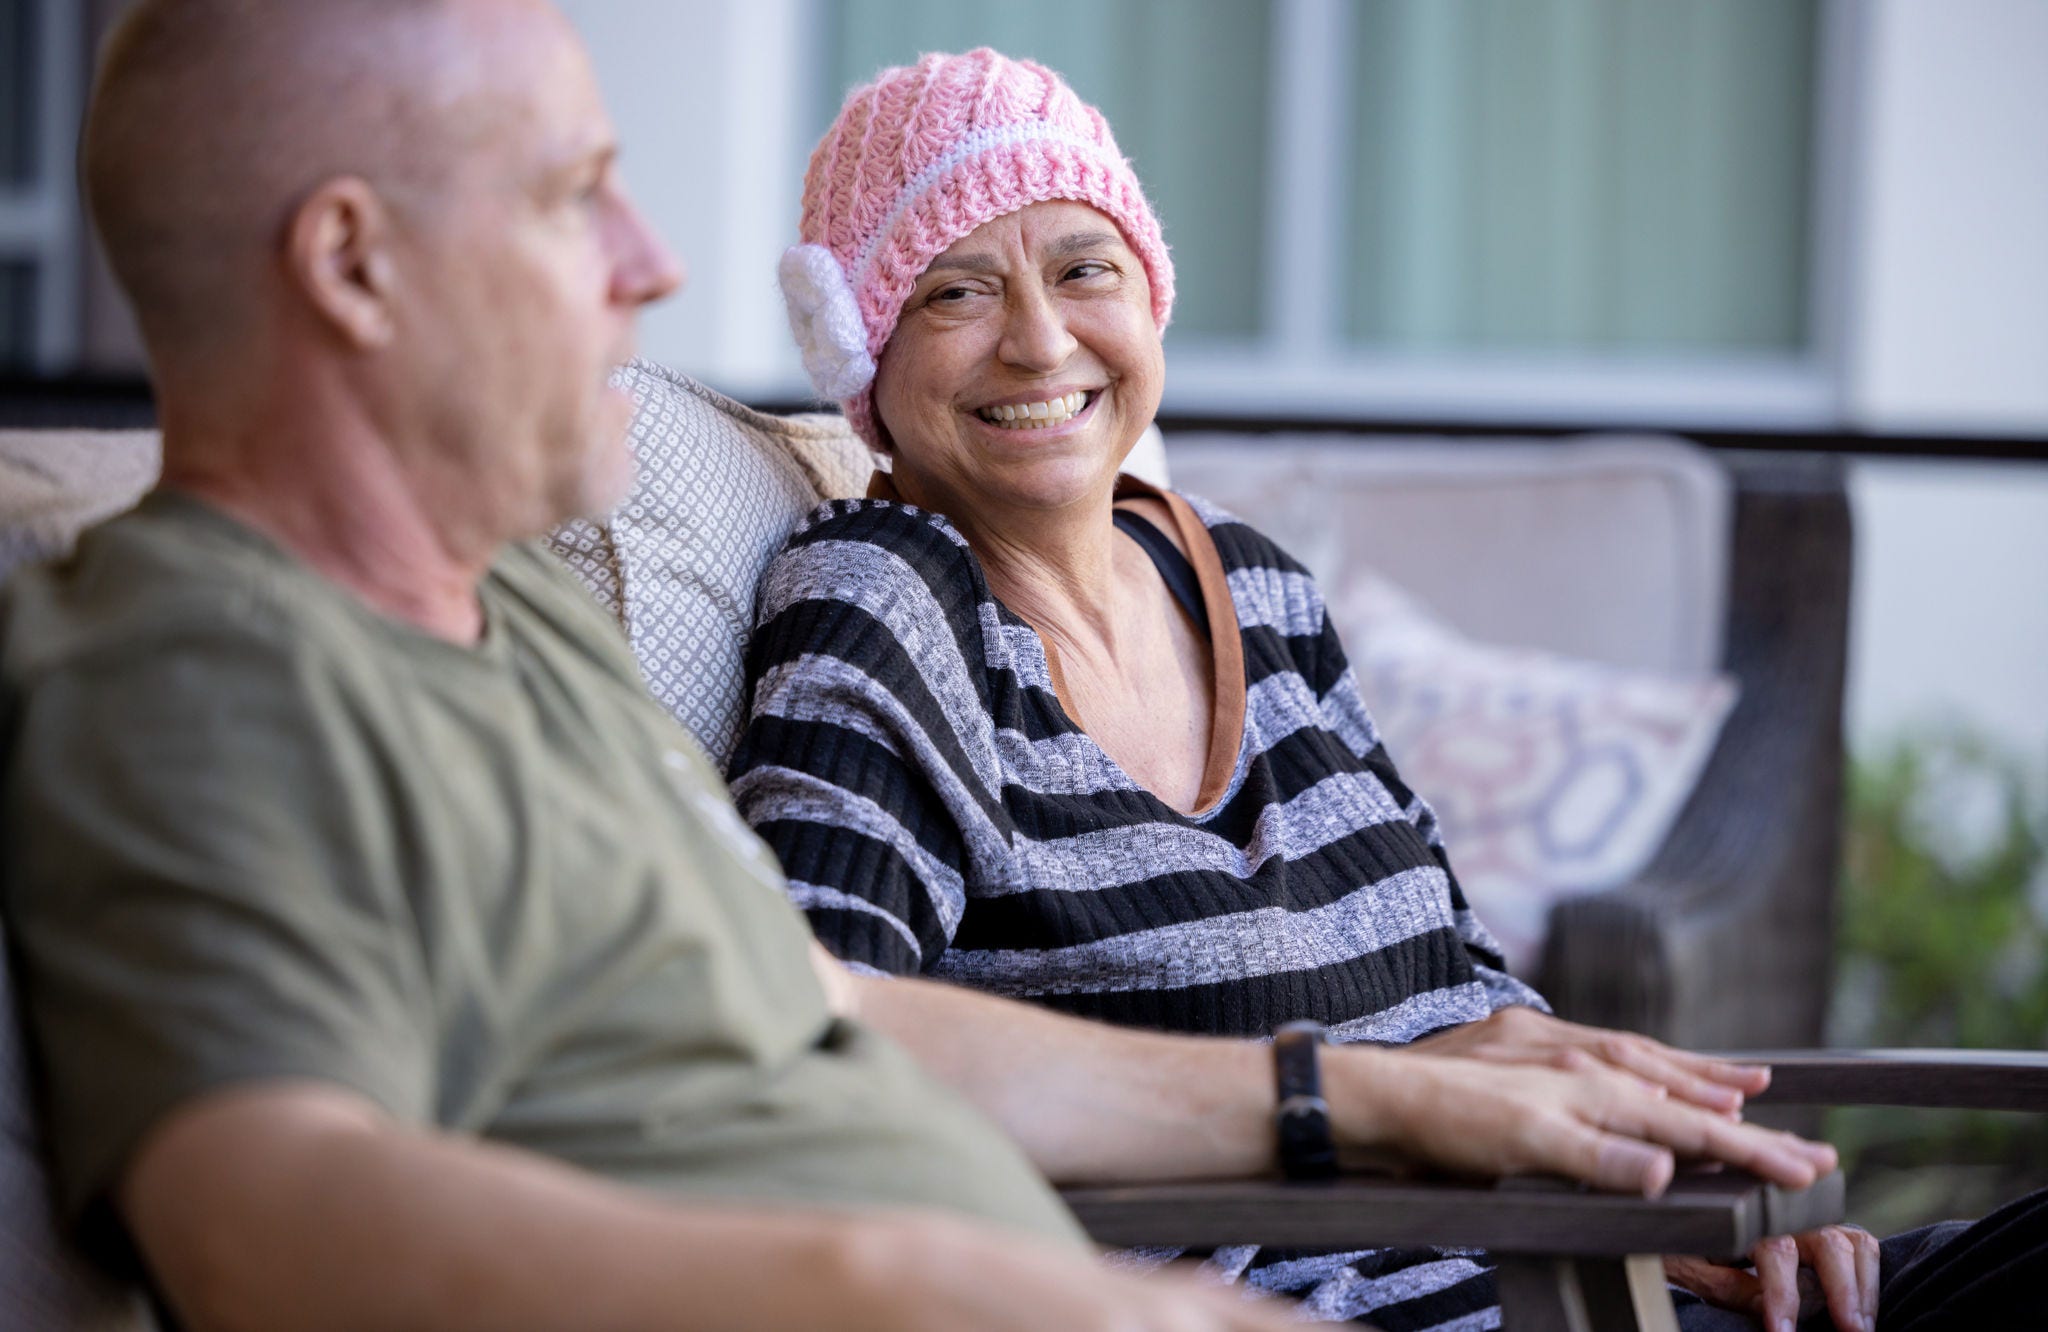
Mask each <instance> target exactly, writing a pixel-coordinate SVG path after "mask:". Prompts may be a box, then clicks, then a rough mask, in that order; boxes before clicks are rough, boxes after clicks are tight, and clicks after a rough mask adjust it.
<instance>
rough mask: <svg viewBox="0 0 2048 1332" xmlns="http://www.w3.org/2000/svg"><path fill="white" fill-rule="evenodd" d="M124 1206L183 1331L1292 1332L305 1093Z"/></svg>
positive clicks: (236, 1130) (1235, 1305)
mask: <svg viewBox="0 0 2048 1332" xmlns="http://www.w3.org/2000/svg"><path fill="white" fill-rule="evenodd" d="M120 1208H121V1211H122V1213H123V1215H124V1217H125V1219H126V1221H127V1223H128V1226H129V1228H130V1230H131V1232H132V1233H133V1234H134V1236H135V1238H136V1240H137V1242H138V1243H139V1244H140V1246H141V1248H142V1251H143V1253H144V1255H145V1256H146V1258H147V1260H148V1262H149V1265H150V1267H151V1269H152V1271H153V1272H154V1274H155V1276H156V1278H157V1280H158V1282H159V1284H160V1285H161V1286H162V1288H163V1289H164V1291H165V1293H166V1294H167V1295H168V1296H169V1298H170V1300H171V1303H172V1304H173V1305H174V1306H175V1307H176V1309H177V1310H178V1312H179V1314H180V1316H181V1317H182V1318H183V1319H184V1320H185V1322H186V1323H187V1325H189V1326H190V1327H192V1328H193V1329H194V1330H195V1332H242V1330H243V1329H248V1330H249V1332H270V1330H271V1329H275V1328H280V1327H292V1328H301V1329H308V1330H309V1332H322V1330H324V1329H329V1328H332V1329H337V1332H342V1330H346V1332H375V1330H376V1329H386V1328H392V1329H396V1328H408V1329H413V1328H431V1329H435V1330H436V1332H466V1330H467V1329H472V1328H474V1329H502V1328H507V1327H518V1328H525V1329H531V1330H532V1332H546V1330H547V1329H552V1328H563V1329H576V1330H577V1332H612V1330H613V1329H619V1330H621V1332H623V1330H625V1329H633V1330H635V1332H641V1330H647V1329H669V1328H677V1329H724V1328H758V1327H828V1326H829V1327H836V1328H849V1329H856V1328H872V1329H876V1330H877V1332H882V1330H883V1329H889V1330H891V1332H893V1330H895V1329H932V1330H933V1332H937V1330H938V1329H951V1328H959V1327H976V1328H990V1329H1016V1332H1023V1329H1026V1328H1035V1327H1049V1326H1057V1327H1072V1328H1105V1329H1106V1328H1111V1327H1117V1328H1131V1329H1155V1328H1157V1329H1164V1328H1168V1327H1172V1328H1188V1329H1201V1330H1210V1332H1233V1330H1236V1332H1276V1329H1277V1328H1279V1327H1281V1326H1284V1325H1285V1324H1283V1323H1281V1322H1280V1321H1279V1320H1278V1318H1277V1317H1276V1316H1274V1315H1272V1314H1270V1313H1268V1312H1266V1311H1263V1310H1260V1309H1257V1308H1254V1307H1252V1306H1249V1305H1246V1304H1244V1303H1243V1302H1241V1301H1239V1300H1237V1299H1235V1298H1234V1297H1227V1296H1222V1295H1220V1294H1219V1293H1217V1292H1214V1291H1211V1290H1206V1289H1199V1288H1196V1287H1195V1286H1193V1285H1191V1284H1188V1283H1184V1282H1179V1281H1174V1280H1166V1281H1163V1282H1162V1281H1155V1280H1145V1281H1140V1280H1138V1279H1136V1278H1134V1277H1130V1276H1127V1275H1124V1274H1121V1273H1117V1272H1113V1271H1110V1270H1108V1269H1105V1268H1101V1267H1099V1266H1097V1265H1095V1264H1093V1263H1091V1262H1090V1261H1089V1260H1088V1259H1087V1258H1086V1257H1085V1256H1084V1255H1081V1254H1077V1253H1073V1252H1067V1251H1062V1250H1060V1249H1058V1248H1056V1247H1054V1246H1052V1245H1049V1244H1046V1243H1044V1242H1043V1241H1039V1240H1036V1239H1033V1238H1030V1237H1027V1236H1023V1235H1018V1234H1014V1233H1010V1232H1004V1231H998V1230H995V1229H993V1228H989V1227H984V1226H980V1225H977V1224H972V1223H969V1222H967V1221H963V1220H960V1219H957V1218H953V1217H947V1216H943V1215H938V1214H914V1213H895V1214H887V1213H851V1212H833V1211H826V1210H821V1209H804V1208H795V1207H790V1208H774V1207H767V1206H748V1205H743V1204H724V1203H714V1202H704V1203H692V1204H689V1205H671V1204H669V1203H667V1202H665V1201H663V1200H660V1199H656V1198H654V1197H651V1196H649V1195H645V1194H639V1193H634V1192H631V1191H628V1190H625V1189H621V1188H618V1187H615V1186H613V1185H610V1184H608V1183H605V1182H603V1181H600V1180H598V1179H596V1178H595V1177H593V1176H589V1175H585V1174H583V1173H581V1172H578V1171H576V1170H573V1169H570V1168H568V1167H566V1166H563V1165H560V1164H558V1163H555V1162H552V1161H549V1160H547V1159H545V1158H542V1157H538V1156H534V1155H531V1154H529V1153H526V1152H522V1151H518V1150H515V1149H511V1148H505V1147H498V1146H492V1145H490V1144H487V1143H481V1142H477V1141H475V1140H471V1139H465V1138H459V1137H453V1136H449V1135H445V1134H437V1133H432V1132H426V1131H421V1130H416V1129H411V1128H407V1127H404V1126H402V1125H399V1124H397V1123H395V1122H394V1121H392V1120H390V1119H388V1118H387V1117H385V1116H384V1115H383V1114H382V1113H381V1112H379V1111H378V1110H376V1109H375V1108H373V1107H372V1106H371V1105H370V1104H369V1103H368V1102H366V1101H362V1100H360V1099H358V1098H356V1097H355V1096H353V1095H351V1094H349V1093H346V1092H343V1091H340V1090H338V1089H335V1088H331V1087H328V1086H324V1085H321V1084H315V1083H263V1084H257V1085H253V1086H251V1087H249V1088H247V1089H244V1090H239V1091H233V1092H226V1093H217V1094H214V1095H210V1096H207V1097H205V1098H203V1099H201V1100H199V1101H197V1102H195V1103H193V1104H192V1105H190V1106H187V1107H184V1108H181V1109H180V1110H178V1111H176V1112H174V1113H173V1114H172V1115H171V1116H170V1118H169V1119H168V1120H167V1121H165V1122H164V1123H163V1124H161V1125H159V1126H158V1127H157V1128H155V1129H154V1130H153V1131H152V1132H151V1133H150V1134H149V1135H148V1136H147V1137H146V1138H145V1139H144V1142H143V1145H142V1147H141V1149H140V1150H139V1151H138V1153H137V1155H136V1158H135V1160H134V1162H133V1163H132V1165H131V1166H130V1168H129V1169H128V1171H127V1172H126V1174H125V1176H124V1179H123V1183H122V1186H121V1190H120Z"/></svg>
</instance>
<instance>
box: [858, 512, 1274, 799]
mask: <svg viewBox="0 0 2048 1332" xmlns="http://www.w3.org/2000/svg"><path fill="white" fill-rule="evenodd" d="M867 493H868V498H869V499H881V500H889V501H891V502H893V503H897V504H905V505H908V503H909V501H907V500H905V499H904V498H903V494H902V492H901V491H899V490H897V489H896V483H895V482H894V481H892V480H891V479H890V477H889V474H888V473H886V472H880V471H878V472H876V473H875V474H874V476H873V478H871V479H870V480H869V482H868V492H867ZM1132 499H1152V500H1157V501H1159V502H1160V503H1162V504H1164V505H1165V506H1166V509H1167V512H1168V513H1169V514H1170V515H1171V516H1172V520H1173V530H1174V535H1177V536H1178V537H1179V538H1180V546H1181V548H1182V550H1184V551H1185V552H1186V553H1187V557H1188V563H1190V564H1192V565H1193V566H1194V569H1195V579H1196V582H1197V583H1198V584H1200V586H1201V589H1202V605H1203V607H1204V608H1205V609H1206V610H1207V611H1208V612H1209V625H1210V635H1209V669H1210V674H1211V681H1210V683H1211V689H1212V691H1213V697H1214V699H1215V704H1214V706H1213V709H1212V711H1211V713H1210V718H1209V751H1208V753H1207V754H1206V755H1205V756H1204V757H1203V760H1202V781H1201V785H1200V786H1199V787H1198V788H1197V789H1196V792H1195V802H1194V808H1193V809H1192V810H1183V809H1180V808H1178V807H1177V806H1174V805H1173V804H1171V803H1170V802H1168V801H1166V800H1165V799H1164V798H1163V797H1161V796H1159V794H1158V793H1157V792H1156V791H1152V792H1151V794H1152V796H1153V798H1154V799H1157V800H1159V801H1160V803H1161V804H1164V805H1166V806H1167V808H1169V809H1172V810H1173V811H1174V812H1175V813H1176V814H1179V815H1180V816H1181V817H1183V818H1185V819H1188V820H1189V821H1191V822H1201V821H1202V820H1204V819H1206V818H1208V817H1209V816H1210V815H1211V814H1213V813H1215V812H1216V808H1217V806H1218V805H1219V804H1220V803H1221V802H1222V800H1223V797H1224V796H1225V795H1226V794H1227V793H1228V792H1229V789H1230V781H1231V778H1232V777H1234V776H1235V775H1236V773H1237V760H1238V754H1239V752H1240V751H1241V750H1242V748H1243V746H1244V719H1245V709H1246V706H1247V694H1246V688H1245V678H1244V639H1243V631H1242V628H1241V626H1239V624H1238V620H1237V606H1236V603H1235V602H1234V601H1233V599H1232V598H1231V595H1230V580H1229V577H1228V576H1227V575H1226V574H1225V573H1224V571H1223V557H1222V555H1221V554H1219V553H1218V551H1217V549H1216V541H1215V538H1213V537H1212V536H1211V535H1210V534H1209V528H1208V525H1207V524H1206V523H1204V522H1203V521H1202V519H1201V516H1200V515H1198V514H1197V513H1196V512H1195V511H1194V509H1193V507H1191V506H1190V505H1189V504H1188V502H1187V501H1186V500H1184V499H1182V498H1181V497H1180V496H1179V495H1176V494H1174V493H1173V492H1172V491H1170V490H1163V489H1161V488H1159V487H1158V486H1154V485H1152V484H1151V483H1149V482H1146V481H1141V480H1139V479H1138V478H1137V477H1134V476H1131V475H1128V474H1125V475H1121V476H1119V477H1117V480H1116V490H1115V492H1114V495H1113V498H1112V500H1111V502H1112V504H1115V503H1118V502H1121V501H1124V500H1132ZM928 512H931V513H932V514H933V516H934V517H937V518H938V519H940V520H941V521H943V522H945V523H946V524H947V526H949V527H951V526H952V522H951V520H950V519H947V518H946V516H945V515H944V514H942V513H938V512H937V511H936V510H930V511H928ZM954 531H956V532H958V531H959V529H958V528H957V527H956V528H954ZM963 535H964V534H963ZM967 552H968V554H969V555H970V556H972V557H973V559H974V561H975V563H976V565H980V563H981V557H980V556H979V555H978V554H976V553H975V551H974V548H973V546H972V545H969V546H968V547H967ZM987 578H988V575H987V572H986V570H983V573H982V581H983V582H984V583H986V582H987ZM989 598H990V599H991V600H993V601H994V602H995V603H996V605H998V606H1000V607H1002V609H1003V610H1004V611H1005V612H1007V613H1008V614H1010V615H1011V616H1013V617H1015V618H1016V620H1017V622H1018V623H1020V624H1023V625H1025V626H1026V627H1028V628H1029V629H1030V630H1031V636H1032V638H1033V639H1035V640H1036V641H1037V643H1038V650H1039V653H1040V655H1041V656H1042V657H1043V658H1044V660H1045V668H1046V676H1047V678H1049V679H1050V680H1051V681H1052V689H1053V703H1054V705H1055V706H1056V707H1058V708H1059V710H1060V712H1061V714H1062V715H1063V716H1064V717H1065V718H1066V720H1067V721H1068V722H1069V723H1070V724H1071V725H1072V726H1073V727H1074V729H1075V730H1076V731H1078V732H1080V733H1081V734H1082V735H1084V736H1087V737H1088V742H1089V743H1090V744H1092V745H1094V746H1095V748H1096V750H1097V751H1098V752H1100V753H1101V754H1102V757H1103V759H1104V760H1105V761H1106V762H1108V763H1109V764H1110V765H1111V766H1112V767H1114V768H1115V769H1116V770H1117V771H1118V772H1120V773H1123V775H1124V776H1125V777H1127V778H1130V780H1131V783H1132V784H1133V785H1134V786H1139V787H1141V788H1142V789H1145V790H1147V791H1150V790H1151V789H1150V788H1149V787H1145V786H1144V784H1143V783H1142V782H1139V781H1138V780H1137V779H1136V778H1135V777H1131V774H1130V773H1129V772H1128V771H1126V770H1125V768H1124V766H1123V764H1121V763H1118V762H1117V761H1116V759H1115V758H1114V757H1113V756H1112V755H1111V754H1110V753H1109V751H1108V750H1106V749H1103V748H1102V743H1101V742H1100V741H1099V740H1097V739H1096V738H1095V737H1094V736H1093V735H1090V734H1089V732H1088V728H1087V726H1086V725H1085V724H1084V723H1083V719H1082V717H1081V713H1080V710H1079V709H1078V708H1076V707H1075V706H1074V704H1073V702H1072V698H1073V695H1072V693H1071V691H1070V690H1069V689H1068V687H1067V681H1066V674H1065V672H1064V671H1063V670H1062V669H1061V665H1060V656H1059V651H1058V649H1056V648H1055V647H1054V646H1053V643H1052V640H1051V639H1050V638H1048V637H1047V636H1046V635H1045V633H1044V631H1043V630H1041V629H1040V628H1039V627H1038V626H1037V625H1036V624H1034V623H1032V622H1031V621H1030V620H1029V619H1026V618H1025V617H1024V616H1022V615H1019V614H1018V613H1017V612H1016V611H1015V610H1014V609H1012V608H1011V607H1010V606H1009V605H1007V604H1005V603H1004V602H1003V600H1002V599H1001V598H1000V597H998V596H996V594H995V591H994V589H993V588H991V589H990V591H989Z"/></svg>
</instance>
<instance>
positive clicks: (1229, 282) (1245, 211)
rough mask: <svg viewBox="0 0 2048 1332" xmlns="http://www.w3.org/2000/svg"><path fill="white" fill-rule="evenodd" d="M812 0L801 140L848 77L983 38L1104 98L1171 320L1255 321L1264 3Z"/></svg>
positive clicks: (1182, 326) (1190, 324)
mask: <svg viewBox="0 0 2048 1332" xmlns="http://www.w3.org/2000/svg"><path fill="white" fill-rule="evenodd" d="M823 8H824V10H825V13H826V17H827V20H828V22H829V24H830V25H831V26H830V30H829V31H828V32H827V33H826V34H824V36H825V51H826V60H825V66H826V75H827V84H826V87H825V88H824V90H823V91H822V94H821V96H820V97H819V105H820V107H821V116H820V118H819V120H818V121H817V123H816V124H815V125H814V126H813V133H812V135H811V139H810V141H811V142H815V141H816V138H817V136H818V135H819V134H822V133H823V132H824V130H825V126H826V125H827V124H828V123H829V121H830V117H831V116H832V115H833V114H834V113H836V112H837V111H838V109H839V104H840V102H841V101H842V100H843V99H844V97H845V95H846V93H847V91H848V90H849V89H851V88H852V87H854V86H855V85H856V84H860V83H865V82H867V81H868V80H869V79H871V78H873V77H874V75H875V74H876V73H877V72H878V71H880V70H882V69H884V68H886V67H888V66H890V65H906V64H910V63H912V62H914V61H915V60H916V59H917V57H918V56H919V55H920V54H922V53H924V52H926V51H966V50H971V49H972V48H974V47H977V46H991V47H994V48H995V49H996V50H998V51H1001V52H1002V53H1003V54H1005V55H1009V56H1016V57H1019V58H1027V59H1031V60H1036V61H1038V62H1039V63H1040V64H1043V65H1045V66H1047V67H1049V68H1051V69H1054V70H1057V71H1058V72H1059V73H1060V75H1061V76H1062V77H1064V78H1065V79H1066V80H1067V82H1068V83H1069V84H1071V85H1072V86H1073V88H1074V90H1075V91H1076V92H1077V93H1079V94H1080V95H1081V97H1082V98H1084V99H1085V100H1087V101H1088V102H1091V103H1093V104H1094V105H1095V106H1096V107H1098V108H1100V109H1101V111H1102V114H1103V115H1104V116H1105V117H1107V118H1108V120H1109V124H1110V127H1111V129H1113V130H1114V131H1115V132H1116V139H1117V145H1118V146H1119V147H1120V148H1122V149H1123V151H1124V152H1125V154H1126V155H1128V156H1129V157H1130V159H1131V161H1132V164H1133V165H1134V166H1135V167H1136V168H1137V172H1138V178H1139V179H1140V180H1141V181H1143V182H1144V185H1145V191H1146V194H1147V196H1148V197H1149V198H1150V199H1151V200H1152V206H1153V208H1154V209H1155V210H1157V212H1158V213H1159V217H1160V221H1161V224H1162V225H1163V226H1164V227H1165V230H1166V239H1167V243H1168V244H1169V245H1171V246H1172V247H1173V261H1174V272H1175V278H1176V283H1177V286H1178V289H1179V296H1178V299H1177V303H1176V305H1175V308H1174V329H1175V330H1176V331H1185V332H1189V333H1199V334H1209V335H1222V336H1227V337H1237V338H1246V337H1251V336H1254V335H1256V334H1257V333H1258V331H1259V325H1260V317H1261V311H1262V308H1263V303H1262V299H1261V292H1262V273H1261V262H1262V259H1263V257H1264V250H1265V210H1266V200H1267V196H1268V194H1269V182H1268V180H1267V176H1266V170H1265V162H1266V157H1267V151H1266V145H1267V136H1268V133H1269V125H1270V123H1271V122H1270V111H1269V106H1270V103H1271V101H1272V98H1271V97H1270V95H1269V88H1268V82H1269V80H1268V77H1267V67H1268V64H1269V59H1268V51H1269V45H1270V42H1271V33H1272V26H1273V25H1272V15H1271V9H1272V4H1271V0H1030V3H999V0H843V3H838V4H831V5H827V6H823ZM806 150H807V151H808V145H807V149H806Z"/></svg>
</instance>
